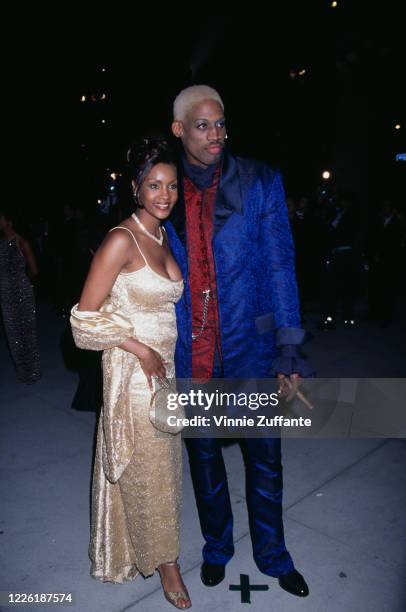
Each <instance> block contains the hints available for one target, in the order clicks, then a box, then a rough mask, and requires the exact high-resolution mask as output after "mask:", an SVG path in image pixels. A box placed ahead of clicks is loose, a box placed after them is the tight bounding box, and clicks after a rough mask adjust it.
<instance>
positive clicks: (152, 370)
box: [138, 345, 167, 391]
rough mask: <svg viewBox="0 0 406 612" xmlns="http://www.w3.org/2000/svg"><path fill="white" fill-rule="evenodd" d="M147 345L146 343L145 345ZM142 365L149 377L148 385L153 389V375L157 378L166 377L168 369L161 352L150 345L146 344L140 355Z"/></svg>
mask: <svg viewBox="0 0 406 612" xmlns="http://www.w3.org/2000/svg"><path fill="white" fill-rule="evenodd" d="M144 346H145V345H144ZM138 359H139V362H140V366H141V368H142V371H143V372H144V374H145V376H146V377H147V381H148V386H149V388H150V389H151V391H152V377H153V376H156V377H157V378H165V377H166V369H165V364H166V363H167V362H166V361H164V360H163V359H162V357H161V355H160V354H159V353H157V352H156V351H154V349H152V348H150V347H149V346H145V349H144V350H142V351H141V355H140V354H139V355H138Z"/></svg>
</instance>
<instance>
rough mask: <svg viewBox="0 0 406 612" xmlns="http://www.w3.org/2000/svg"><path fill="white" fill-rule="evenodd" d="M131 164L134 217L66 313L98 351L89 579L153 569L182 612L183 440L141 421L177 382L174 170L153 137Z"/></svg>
mask: <svg viewBox="0 0 406 612" xmlns="http://www.w3.org/2000/svg"><path fill="white" fill-rule="evenodd" d="M128 160H129V163H130V168H131V172H132V187H133V192H134V199H135V201H136V206H137V208H136V212H135V213H133V214H132V215H131V217H129V218H128V219H126V220H125V221H124V222H123V223H122V224H121V225H120V226H118V227H116V228H113V229H112V230H110V232H109V234H108V235H107V237H106V239H105V240H104V242H103V243H102V245H101V247H100V248H99V250H98V251H97V253H96V255H95V257H94V259H93V262H92V266H91V269H90V272H89V275H88V277H87V280H86V282H85V286H84V289H83V292H82V296H81V298H80V301H79V304H78V305H77V306H75V307H74V308H73V309H72V317H71V323H72V329H73V335H74V338H75V342H76V344H77V345H78V346H79V347H80V348H86V349H94V350H100V349H104V353H103V379H104V385H103V387H104V390H103V396H104V397H103V408H102V411H101V415H100V421H99V429H98V438H97V449H96V458H95V466H94V474H93V490H92V527H91V543H90V549H89V554H90V558H91V561H92V567H91V574H92V576H93V577H95V578H98V579H100V580H103V581H111V582H122V581H123V580H131V579H133V578H135V577H136V576H137V575H138V573H141V574H143V575H144V576H148V575H150V574H152V573H153V572H154V571H155V569H158V571H159V573H160V576H161V581H162V586H163V589H164V595H165V597H166V598H167V599H168V601H170V603H172V604H173V605H174V606H175V607H177V608H180V609H186V608H189V607H190V606H191V602H190V598H189V595H188V593H187V590H186V588H185V585H184V584H183V581H182V578H181V576H180V573H179V566H178V564H177V561H176V560H177V558H178V555H179V509H180V501H181V475H182V462H181V438H180V435H179V434H177V435H172V434H169V433H168V434H163V433H161V432H158V431H157V430H156V429H155V428H154V426H153V425H152V424H151V422H150V421H149V416H148V415H149V404H150V399H151V391H152V388H153V378H154V377H157V378H158V379H159V378H163V377H165V376H166V377H168V378H170V377H173V376H174V363H173V357H174V350H175V343H176V337H177V332H176V319H175V307H174V304H175V303H176V302H177V301H178V300H179V299H180V297H181V295H182V291H183V281H182V278H181V274H180V271H179V269H178V267H177V264H176V263H175V260H174V259H173V257H172V255H171V252H170V250H169V247H168V242H167V238H166V236H165V232H164V230H163V229H162V227H161V222H162V221H163V220H164V219H166V218H167V217H168V216H169V214H170V212H171V210H172V208H173V206H174V205H175V202H176V200H177V175H176V167H175V163H174V159H173V156H172V153H171V152H170V151H169V149H168V146H167V144H166V142H165V141H163V140H160V139H150V138H145V139H144V140H143V141H142V142H141V144H140V145H138V146H136V147H133V148H132V149H131V150H130V151H129V155H128Z"/></svg>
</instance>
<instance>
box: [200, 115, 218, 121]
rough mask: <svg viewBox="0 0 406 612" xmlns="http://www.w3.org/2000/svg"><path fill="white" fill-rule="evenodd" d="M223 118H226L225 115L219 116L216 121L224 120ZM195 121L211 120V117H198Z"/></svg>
mask: <svg viewBox="0 0 406 612" xmlns="http://www.w3.org/2000/svg"><path fill="white" fill-rule="evenodd" d="M223 119H225V116H224V115H222V116H221V117H218V119H215V121H222V120H223ZM195 121H209V119H207V117H197V118H196V119H195Z"/></svg>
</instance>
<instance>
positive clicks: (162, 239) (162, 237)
mask: <svg viewBox="0 0 406 612" xmlns="http://www.w3.org/2000/svg"><path fill="white" fill-rule="evenodd" d="M131 218H132V219H134V221H135V222H136V224H137V225H138V227H139V228H140V230H141V231H142V232H144V234H145V235H146V236H148V237H149V238H151V240H154V241H155V242H157V243H158V244H159V246H162V244H163V241H164V235H163V233H162V228H161V226H159V238H157V237H156V236H154V234H151V232H149V231H148V230H147V228H146V227H145V225H144V224H143V223H141V221H140V220H139V219H138V217H137V215H136V214H135V213H133V214H132V215H131Z"/></svg>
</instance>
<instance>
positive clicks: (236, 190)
mask: <svg viewBox="0 0 406 612" xmlns="http://www.w3.org/2000/svg"><path fill="white" fill-rule="evenodd" d="M178 177H179V179H178V194H179V197H178V201H177V203H176V205H175V207H174V209H173V211H172V213H171V215H170V217H169V221H170V222H171V223H172V225H173V227H174V228H175V231H176V233H177V235H178V237H179V239H180V241H181V242H182V244H183V246H184V247H185V248H186V211H185V197H184V189H183V177H184V172H183V168H182V166H181V165H179V167H178ZM235 212H236V213H238V214H240V215H242V214H243V200H242V194H241V184H240V176H239V172H238V164H237V160H236V158H235V157H234V156H233V155H231V154H230V153H227V151H224V153H223V165H222V169H221V176H220V183H219V188H218V190H217V194H216V205H215V211H214V235H216V234H218V232H219V231H220V230H221V228H222V227H224V225H225V223H226V222H227V220H228V219H229V217H230V216H231V215H232V214H233V213H235Z"/></svg>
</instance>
